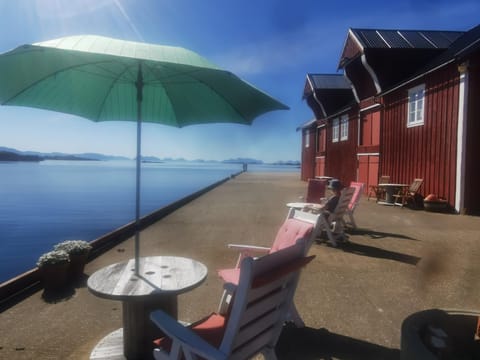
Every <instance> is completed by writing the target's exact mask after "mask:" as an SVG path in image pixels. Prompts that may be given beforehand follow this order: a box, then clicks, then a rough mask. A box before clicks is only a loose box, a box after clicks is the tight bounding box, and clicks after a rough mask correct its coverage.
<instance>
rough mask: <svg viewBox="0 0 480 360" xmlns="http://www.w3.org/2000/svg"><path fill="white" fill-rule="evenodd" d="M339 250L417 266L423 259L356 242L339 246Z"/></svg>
mask: <svg viewBox="0 0 480 360" xmlns="http://www.w3.org/2000/svg"><path fill="white" fill-rule="evenodd" d="M339 248H340V249H341V250H343V251H345V252H349V253H352V254H356V255H362V256H370V257H376V258H380V259H388V260H394V261H399V262H403V263H406V264H410V265H417V263H418V262H419V261H420V260H421V258H419V257H417V256H412V255H407V254H402V253H399V252H396V251H390V250H385V249H381V248H378V247H375V246H370V245H362V244H357V243H354V242H350V241H349V242H346V243H342V244H340V245H339Z"/></svg>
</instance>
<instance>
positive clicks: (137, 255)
mask: <svg viewBox="0 0 480 360" xmlns="http://www.w3.org/2000/svg"><path fill="white" fill-rule="evenodd" d="M135 86H136V87H137V161H136V189H135V190H136V198H135V204H136V206H135V274H136V275H139V273H140V269H139V267H140V266H139V265H140V264H139V263H140V167H141V158H142V99H143V75H142V63H139V64H138V74H137V82H136V83H135Z"/></svg>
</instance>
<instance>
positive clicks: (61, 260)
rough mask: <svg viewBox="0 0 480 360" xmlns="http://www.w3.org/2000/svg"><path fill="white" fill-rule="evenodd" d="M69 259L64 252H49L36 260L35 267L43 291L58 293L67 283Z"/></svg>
mask: <svg viewBox="0 0 480 360" xmlns="http://www.w3.org/2000/svg"><path fill="white" fill-rule="evenodd" d="M69 262H70V258H69V256H68V254H67V253H66V252H65V251H62V250H54V251H49V252H47V253H45V254H43V255H41V256H40V257H39V258H38V261H37V266H38V269H39V272H40V276H41V278H42V283H43V287H44V288H45V291H58V290H61V289H63V288H64V287H65V285H66V284H67V281H68V274H69V272H68V270H69Z"/></svg>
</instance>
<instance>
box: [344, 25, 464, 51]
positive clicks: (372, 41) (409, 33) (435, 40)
mask: <svg viewBox="0 0 480 360" xmlns="http://www.w3.org/2000/svg"><path fill="white" fill-rule="evenodd" d="M352 32H353V33H354V34H355V36H356V37H357V39H358V40H359V41H360V42H361V43H362V45H363V47H365V48H375V49H381V48H384V49H387V48H395V49H400V48H415V49H446V48H448V47H449V46H450V44H451V43H452V42H454V41H455V40H456V39H457V38H458V37H459V36H461V35H463V34H464V32H463V31H431V30H381V29H378V30H375V29H352Z"/></svg>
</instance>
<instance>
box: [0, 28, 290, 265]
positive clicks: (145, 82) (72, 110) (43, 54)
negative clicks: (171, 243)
mask: <svg viewBox="0 0 480 360" xmlns="http://www.w3.org/2000/svg"><path fill="white" fill-rule="evenodd" d="M0 103H1V104H2V105H16V106H27V107H35V108H41V109H47V110H53V111H58V112H63V113H68V114H74V115H78V116H81V117H84V118H87V119H90V120H92V121H136V122H137V179H136V184H137V188H136V190H137V191H136V196H137V199H136V215H135V220H136V222H137V230H136V236H135V238H136V241H135V258H136V260H137V261H136V270H137V271H138V256H139V237H138V225H139V218H140V159H141V123H142V122H152V123H159V124H164V125H170V126H176V127H182V126H186V125H193V124H201V123H216V122H232V123H241V124H251V122H252V121H253V120H254V119H255V118H256V117H257V116H259V115H261V114H264V113H266V112H269V111H273V110H285V109H288V107H287V106H285V105H284V104H282V103H281V102H279V101H277V100H275V99H274V98H272V97H271V96H269V95H267V94H266V93H264V92H262V91H260V90H259V89H257V88H255V87H254V86H252V85H250V84H248V83H246V82H245V81H243V80H241V79H240V78H238V77H237V76H235V75H234V74H232V73H231V72H228V71H225V70H222V69H220V68H219V67H217V66H215V65H213V64H212V63H210V62H209V61H207V60H206V59H204V58H203V57H201V56H199V55H198V54H196V53H194V52H192V51H189V50H186V49H183V48H179V47H171V46H160V45H152V44H145V43H137V42H131V41H123V40H117V39H111V38H106V37H100V36H92V35H81V36H71V37H64V38H60V39H55V40H50V41H45V42H40V43H36V44H32V45H23V46H20V47H18V48H16V49H14V50H12V51H9V52H6V53H4V54H2V55H0Z"/></svg>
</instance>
